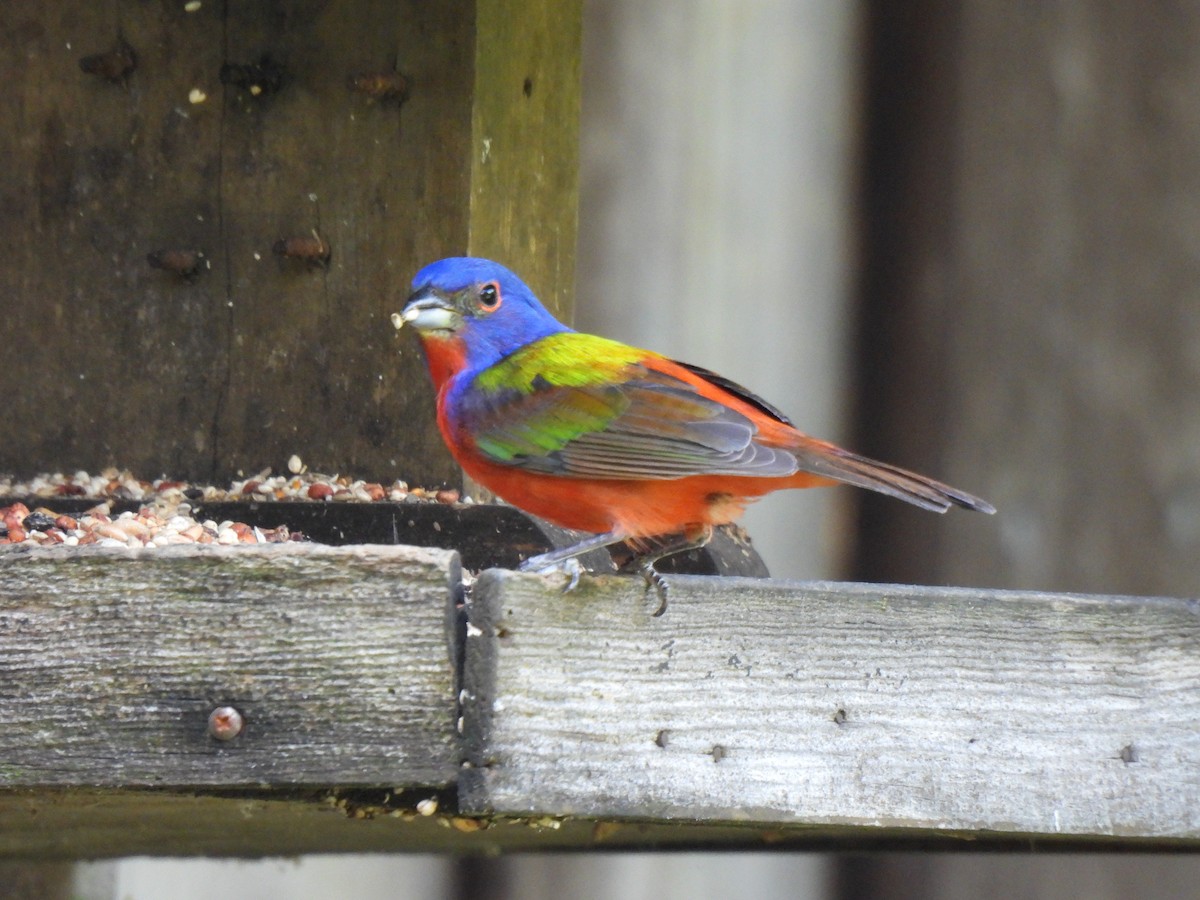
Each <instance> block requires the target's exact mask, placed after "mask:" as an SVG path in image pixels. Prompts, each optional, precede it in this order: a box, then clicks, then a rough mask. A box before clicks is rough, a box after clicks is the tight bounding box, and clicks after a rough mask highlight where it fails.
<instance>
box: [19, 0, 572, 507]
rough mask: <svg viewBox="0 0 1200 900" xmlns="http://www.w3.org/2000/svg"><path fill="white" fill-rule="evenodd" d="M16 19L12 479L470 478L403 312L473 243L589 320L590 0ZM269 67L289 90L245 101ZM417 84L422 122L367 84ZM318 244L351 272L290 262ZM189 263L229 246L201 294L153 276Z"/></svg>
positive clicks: (30, 14)
mask: <svg viewBox="0 0 1200 900" xmlns="http://www.w3.org/2000/svg"><path fill="white" fill-rule="evenodd" d="M5 16H6V22H5V28H4V29H3V31H2V32H0V48H2V49H3V51H4V52H3V53H0V78H2V79H3V81H4V84H5V90H4V91H3V93H2V94H0V120H3V121H4V122H5V123H6V126H7V127H6V128H5V129H4V130H3V132H0V155H3V157H4V158H5V159H6V160H7V162H8V165H6V166H5V167H3V169H0V204H2V208H3V210H4V212H5V216H4V217H3V219H2V220H0V243H2V246H3V253H4V265H3V266H0V294H2V295H3V296H4V297H6V298H8V299H7V302H6V306H5V324H6V328H7V331H6V333H7V334H8V335H9V336H10V340H6V341H3V342H0V394H2V395H4V396H5V397H6V398H8V399H7V402H6V403H5V404H4V405H3V407H2V408H0V429H2V430H3V431H4V433H5V434H6V435H8V436H9V439H8V440H6V441H4V442H3V444H2V445H0V471H6V472H16V473H18V474H22V475H28V474H32V473H34V472H38V471H55V470H68V471H73V470H75V469H77V468H81V467H82V468H86V469H89V470H93V471H94V470H98V469H101V468H103V467H105V466H108V465H117V466H122V467H130V468H132V469H134V470H136V471H138V472H139V473H143V474H145V475H146V476H148V477H153V476H155V475H158V474H162V473H169V474H170V475H171V476H172V477H177V478H188V479H192V480H201V479H220V480H224V479H226V478H230V477H233V476H234V475H235V474H236V473H237V472H238V471H239V470H243V471H246V472H253V471H258V470H260V469H262V468H264V467H267V466H274V467H275V468H276V470H279V469H281V468H282V466H283V464H284V462H285V461H286V460H287V459H288V457H289V456H290V455H291V454H293V453H298V454H299V455H300V456H301V457H302V458H303V459H304V461H305V462H306V463H308V464H309V466H310V467H311V468H312V469H313V470H314V471H335V472H336V471H342V472H345V471H354V472H356V473H358V474H359V475H362V476H363V477H369V478H371V479H374V480H389V479H391V478H395V477H401V478H404V479H406V480H408V481H410V482H412V483H417V484H424V485H427V486H434V485H437V484H441V483H453V484H457V483H459V482H460V481H461V474H460V472H459V470H458V468H457V466H455V465H454V463H453V461H452V460H451V459H450V457H449V454H448V453H447V452H446V450H445V448H444V447H443V446H442V443H441V440H440V438H439V436H438V435H437V431H436V428H435V427H434V416H433V406H434V398H433V394H432V391H431V390H430V388H429V383H428V377H427V375H426V373H425V367H424V363H423V360H422V358H421V354H420V352H419V351H418V349H417V346H416V344H415V342H414V341H413V339H412V338H411V337H409V336H405V335H399V336H398V335H397V334H396V332H395V329H394V328H393V327H392V326H391V324H390V322H389V321H388V316H389V314H390V313H391V312H394V311H396V310H397V309H399V308H400V306H401V305H402V304H403V301H404V299H405V297H406V296H407V293H408V291H409V283H410V280H411V278H412V276H413V274H415V272H416V271H417V270H418V269H419V268H420V267H421V266H422V265H424V264H426V263H429V262H431V261H433V260H435V259H438V258H440V257H443V256H450V255H461V254H463V253H465V252H467V251H468V250H469V249H472V248H474V249H477V250H479V251H481V252H482V251H486V252H488V253H490V254H493V255H496V256H499V257H503V258H506V259H508V260H509V261H510V262H512V263H513V264H514V265H518V266H520V267H524V270H525V271H526V273H527V274H529V275H530V277H531V279H532V283H534V284H535V286H537V287H538V288H539V289H541V290H543V291H544V292H545V293H546V294H548V297H547V299H548V300H550V301H551V302H553V303H554V304H555V305H556V308H557V309H558V310H559V312H562V313H567V312H569V306H568V303H569V300H570V290H569V288H570V285H571V280H572V278H573V273H574V265H573V259H574V246H575V204H576V189H575V181H576V172H575V169H576V167H577V159H578V150H577V146H576V144H577V139H578V137H577V133H578V99H579V84H578V82H579V78H578V69H579V59H578V55H579V40H580V37H579V28H580V23H579V14H578V2H577V0H574V2H572V3H568V4H554V3H547V2H544V0H527V2H519V0H513V2H506V3H500V2H498V0H486V2H477V0H453V2H442V3H436V4H429V3H420V2H416V0H402V2H391V0H327V2H326V0H320V2H318V0H298V2H294V3H287V4H260V3H250V4H236V3H234V4H221V3H205V4H203V5H202V6H201V8H200V9H199V10H198V11H196V12H194V13H188V12H186V11H185V10H184V4H182V3H179V4H174V5H172V6H171V7H170V8H165V7H161V6H160V5H158V4H148V3H141V4H137V3H134V4H129V3H125V4H117V5H113V4H99V5H98V4H95V3H88V2H83V0H69V2H65V3H62V4H58V5H56V6H54V7H53V8H51V7H48V6H46V5H45V4H42V3H37V2H33V0H13V2H11V3H8V4H6V6H5ZM543 28H545V29H551V32H550V33H543V32H542V31H541V30H540V29H543ZM118 35H121V36H123V38H124V39H125V40H127V41H128V43H129V44H130V45H132V46H133V48H134V50H135V51H136V53H137V58H138V66H137V68H136V70H135V71H134V72H132V74H130V75H129V76H128V77H127V79H126V80H125V82H124V83H121V84H114V83H111V82H108V81H104V80H101V79H98V78H96V77H95V76H90V75H86V74H84V73H83V72H81V71H80V69H79V58H80V57H81V56H83V55H85V54H89V53H95V52H99V51H103V50H107V49H109V48H110V47H111V46H112V45H113V43H114V42H115V41H116V40H117V39H118ZM264 55H267V56H269V57H270V59H271V60H272V61H273V62H274V63H277V64H279V65H280V66H282V67H283V71H284V73H285V74H284V78H283V83H282V86H281V87H280V89H279V90H278V91H277V92H273V93H272V92H267V93H260V94H258V95H254V94H252V93H250V91H249V90H247V89H246V87H245V86H238V85H236V84H232V83H222V81H221V79H220V73H221V70H222V67H223V66H224V65H226V64H230V65H241V66H244V65H249V64H256V63H259V62H260V61H261V60H262V58H263V57H264ZM392 70H399V71H400V72H401V73H403V74H404V75H406V76H407V77H408V78H409V79H410V80H411V90H410V96H409V98H408V99H407V100H406V101H405V102H404V104H403V105H401V104H399V103H398V102H397V101H396V100H394V99H393V100H386V101H384V100H374V99H371V98H369V97H364V96H362V95H360V94H356V93H352V92H351V91H350V90H349V89H348V87H347V79H348V77H349V76H350V75H352V74H355V73H362V72H388V71H392ZM526 76H530V77H532V78H533V79H535V80H534V82H533V84H532V87H531V90H530V93H529V94H528V95H526V93H525V91H524V83H525V82H524V79H525V77H526ZM514 79H515V80H514ZM193 91H195V92H199V93H197V94H193ZM193 96H194V97H196V98H197V99H199V98H200V97H201V96H202V97H203V99H200V100H199V102H192V100H191V99H190V97H193ZM477 105H482V107H483V111H480V112H477V111H476V106H477ZM479 129H483V130H484V131H485V132H486V133H487V134H488V135H491V134H494V135H495V139H494V142H493V146H494V151H495V152H494V156H493V157H492V159H491V162H490V164H489V165H488V166H483V165H482V164H481V163H480V162H479V147H480V143H479V141H477V140H476V137H475V133H476V131H478V130H479ZM477 177H479V178H483V179H484V180H485V181H486V185H484V186H481V187H478V188H476V187H475V186H474V180H475V179H476V178H477ZM314 230H315V231H317V232H319V234H320V235H321V236H322V238H323V239H325V240H326V241H327V242H328V244H329V246H330V248H331V251H332V256H331V258H330V260H329V262H328V265H326V266H320V265H310V264H308V263H306V262H304V261H302V260H296V259H284V258H280V257H279V256H277V255H275V254H274V253H273V252H272V250H273V245H274V244H275V243H276V241H278V240H280V239H282V238H290V237H306V236H309V235H311V233H312V232H313V231H314ZM174 248H185V249H196V250H201V251H203V252H204V254H205V264H204V265H203V266H202V267H201V269H200V271H199V274H198V276H197V277H196V278H195V279H194V280H191V281H188V280H185V279H183V278H180V277H178V276H177V275H175V274H173V273H170V272H164V271H159V270H156V269H153V268H151V267H150V266H149V265H148V264H147V261H146V256H147V254H148V253H150V252H153V251H156V250H162V249H174ZM30 347H37V348H39V349H38V350H37V352H36V354H33V353H31V352H30V351H29V349H28V348H30ZM35 356H36V360H34V357H35ZM31 371H33V372H36V377H35V378H32V379H30V378H28V377H27V375H28V373H30V372H31Z"/></svg>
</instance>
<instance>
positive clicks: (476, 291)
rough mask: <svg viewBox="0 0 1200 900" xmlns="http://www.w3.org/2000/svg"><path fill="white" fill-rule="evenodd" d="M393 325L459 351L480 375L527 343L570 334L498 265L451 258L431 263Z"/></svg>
mask: <svg viewBox="0 0 1200 900" xmlns="http://www.w3.org/2000/svg"><path fill="white" fill-rule="evenodd" d="M412 286H413V293H412V295H411V296H410V297H409V298H408V301H407V302H406V303H405V304H404V309H403V310H401V311H400V312H399V313H394V314H393V315H392V324H393V325H395V326H396V328H400V327H402V326H403V325H405V324H408V325H411V326H412V327H413V328H415V329H416V330H417V331H418V332H419V333H420V335H421V337H422V339H423V341H424V342H425V343H426V346H427V349H428V347H429V345H430V343H431V342H442V341H448V342H455V343H456V344H457V343H460V342H461V347H462V350H461V352H462V354H463V357H464V358H463V363H464V366H465V368H467V369H470V370H472V371H479V370H480V369H484V368H487V367H488V366H490V365H492V364H493V363H496V362H499V361H500V360H502V359H504V357H506V356H509V355H510V354H512V353H514V352H515V351H517V350H519V349H521V348H522V347H524V346H525V345H526V344H528V343H530V342H531V341H536V340H538V339H539V338H543V337H545V336H546V335H548V334H556V333H558V332H561V331H570V329H569V328H567V326H565V325H563V324H562V323H561V322H559V321H558V320H557V319H556V318H554V316H552V315H550V313H549V312H548V311H547V309H546V307H544V306H542V304H541V303H540V302H539V301H538V298H537V297H535V296H534V295H533V291H531V290H530V289H529V288H528V287H527V286H526V284H525V282H523V281H522V280H521V279H520V278H518V277H517V276H516V275H514V274H513V273H512V272H510V271H509V270H508V269H506V268H504V266H502V265H500V264H499V263H494V262H492V261H491V260H489V259H478V258H475V257H470V256H454V257H450V258H448V259H441V260H438V261H437V262H435V263H430V264H429V265H427V266H426V267H425V268H423V269H422V270H421V271H420V272H418V273H417V275H416V277H415V278H414V279H413V283H412Z"/></svg>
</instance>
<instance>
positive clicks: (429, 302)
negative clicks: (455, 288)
mask: <svg viewBox="0 0 1200 900" xmlns="http://www.w3.org/2000/svg"><path fill="white" fill-rule="evenodd" d="M406 324H408V325H411V326H412V327H413V328H415V329H417V331H420V332H427V331H457V330H458V329H459V327H460V326H461V325H462V316H460V315H459V314H458V311H457V310H455V308H454V307H453V306H452V305H451V304H450V301H449V300H448V299H446V298H445V297H442V296H440V295H439V294H437V293H434V292H433V291H432V290H430V289H429V288H422V289H421V290H419V291H417V292H416V293H415V294H413V295H412V296H411V297H409V298H408V302H407V303H405V304H404V309H403V310H401V311H400V312H398V313H392V325H394V326H395V328H396V330H397V331H399V330H400V329H401V328H403V327H404V326H405V325H406Z"/></svg>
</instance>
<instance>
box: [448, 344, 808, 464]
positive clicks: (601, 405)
mask: <svg viewBox="0 0 1200 900" xmlns="http://www.w3.org/2000/svg"><path fill="white" fill-rule="evenodd" d="M672 368H677V369H678V371H680V372H681V373H685V372H686V371H687V370H686V369H684V368H683V367H682V366H679V364H677V363H673V362H671V361H670V360H666V359H665V358H663V357H659V356H655V355H654V354H651V353H648V352H647V351H645V350H638V349H635V348H633V347H628V346H626V345H624V344H619V343H617V342H615V341H610V340H607V339H605V338H601V337H596V336H594V335H586V334H578V333H576V332H565V333H562V334H554V335H550V336H548V337H545V338H542V339H541V340H538V341H535V342H533V343H532V344H530V345H528V346H527V347H524V348H522V349H521V350H519V351H517V352H516V353H514V354H512V355H511V356H509V357H507V358H505V359H504V360H502V361H500V362H499V363H497V364H496V365H494V366H491V367H490V368H488V369H485V370H484V371H483V372H480V373H479V374H478V375H476V376H475V377H474V379H472V380H471V382H470V383H468V384H466V385H464V386H463V387H462V388H461V389H460V390H458V391H456V392H454V393H453V394H452V396H451V397H449V398H448V401H449V404H450V410H449V412H450V419H451V422H452V425H453V427H454V428H455V429H456V430H457V431H458V433H459V434H460V435H461V436H462V437H464V438H466V439H467V440H468V441H469V442H470V443H472V444H473V445H474V447H475V449H476V450H477V451H478V452H479V453H481V454H482V455H483V456H485V457H486V458H487V459H489V460H490V461H492V462H495V463H500V464H502V465H508V466H515V467H520V468H523V469H527V470H529V471H536V472H544V473H548V474H555V475H560V476H564V477H575V478H600V479H630V478H637V479H643V478H683V477H686V476H689V475H714V474H728V475H759V476H779V475H790V474H791V473H793V472H795V471H796V469H797V466H796V460H795V457H794V456H793V455H792V454H791V453H789V452H788V451H787V450H783V449H780V448H778V447H768V446H765V445H763V444H761V443H758V442H756V441H755V437H756V436H757V434H758V429H757V428H756V426H755V424H754V423H753V422H752V421H751V420H750V418H749V417H747V416H746V415H744V414H743V413H741V412H739V411H738V410H736V409H733V408H731V407H730V406H727V405H725V404H723V403H721V402H720V400H719V395H720V393H721V391H722V389H721V388H720V387H719V385H714V386H713V390H712V393H713V394H715V395H717V396H714V397H708V396H704V395H703V394H702V393H701V391H700V389H698V388H697V386H696V385H694V384H693V383H691V382H690V381H688V380H685V379H684V378H681V377H677V376H676V375H674V374H671V370H672Z"/></svg>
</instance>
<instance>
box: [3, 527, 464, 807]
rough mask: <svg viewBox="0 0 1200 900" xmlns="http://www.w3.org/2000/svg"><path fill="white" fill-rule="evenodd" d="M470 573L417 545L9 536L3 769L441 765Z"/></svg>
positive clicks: (130, 774)
mask: <svg viewBox="0 0 1200 900" xmlns="http://www.w3.org/2000/svg"><path fill="white" fill-rule="evenodd" d="M458 583H459V564H458V556H457V554H455V553H453V552H447V551H441V550H429V549H418V548H413V547H380V546H357V547H339V548H334V547H322V546H317V545H299V544H289V545H276V546H264V547H237V548H217V547H206V548H187V547H184V548H168V549H159V550H152V551H125V550H113V551H101V550H92V551H91V552H86V551H84V550H81V549H74V550H71V551H49V552H47V551H35V552H26V553H19V552H12V551H9V552H4V553H0V789H11V788H30V787H44V786H50V785H63V786H67V785H69V786H75V787H78V786H88V785H91V786H111V787H123V788H129V787H136V786H199V785H208V786H225V787H239V788H253V787H255V786H263V785H286V786H288V787H291V788H296V787H302V786H304V785H311V784H320V785H326V786H328V785H362V784H366V785H376V786H379V785H383V786H403V785H444V784H447V783H448V782H450V780H451V779H452V778H453V777H454V775H455V773H456V772H457V768H458V761H459V750H458V745H457V735H456V733H455V719H456V715H457V708H456V703H455V699H454V692H455V672H454V665H453V661H452V653H451V650H450V641H451V634H450V616H451V615H452V611H453V601H454V593H455V591H456V590H457V585H458ZM223 705H230V706H233V707H235V708H237V709H238V710H239V711H240V712H241V714H242V715H243V717H244V720H245V727H244V730H243V732H242V733H241V734H240V735H239V736H238V737H236V738H235V739H233V740H231V741H228V742H222V741H218V740H216V739H214V738H212V737H210V736H209V734H208V731H207V723H208V717H209V714H210V712H211V711H212V710H213V709H214V708H215V707H218V706H223Z"/></svg>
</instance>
